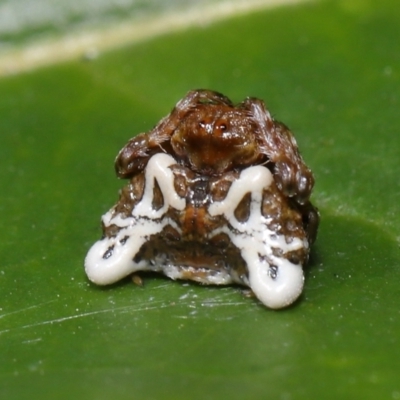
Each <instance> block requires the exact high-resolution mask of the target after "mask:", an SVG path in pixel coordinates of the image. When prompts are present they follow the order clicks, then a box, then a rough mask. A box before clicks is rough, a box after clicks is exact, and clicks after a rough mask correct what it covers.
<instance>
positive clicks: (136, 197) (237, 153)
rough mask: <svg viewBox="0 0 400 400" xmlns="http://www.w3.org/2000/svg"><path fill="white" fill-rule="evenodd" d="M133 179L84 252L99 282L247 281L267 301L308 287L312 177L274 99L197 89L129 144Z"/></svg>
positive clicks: (126, 160) (122, 171)
mask: <svg viewBox="0 0 400 400" xmlns="http://www.w3.org/2000/svg"><path fill="white" fill-rule="evenodd" d="M115 168H116V173H117V175H118V177H120V178H126V179H129V183H128V184H127V185H126V186H125V187H124V188H123V189H122V190H121V192H120V197H119V200H118V202H117V204H116V205H115V206H114V207H113V208H112V209H111V210H110V211H108V212H107V213H106V214H105V215H104V216H103V218H102V222H103V238H102V239H101V240H99V241H98V242H96V243H95V244H94V245H93V246H92V248H91V249H90V250H89V253H88V255H87V257H86V260H85V269H86V273H87V275H88V277H89V279H90V280H91V281H93V282H94V283H97V284H100V285H107V284H111V283H113V282H116V281H118V280H120V279H122V278H124V277H125V276H128V275H130V274H133V273H135V272H137V271H157V272H162V273H164V274H165V275H167V276H168V277H170V278H172V279H189V280H194V281H197V282H200V283H203V284H217V285H226V284H232V283H236V284H241V285H245V286H249V287H250V288H251V290H252V291H253V292H254V294H255V296H256V297H257V298H258V299H259V300H260V301H261V302H262V303H263V304H265V305H266V306H267V307H270V308H282V307H286V306H288V305H289V304H291V303H293V302H294V301H295V300H296V299H297V298H298V297H299V296H300V294H301V292H302V289H303V283H304V274H303V268H302V266H303V265H305V264H306V262H307V260H308V257H309V253H310V245H311V244H312V243H313V242H314V241H315V239H316V234H317V229H318V224H319V214H318V211H317V209H316V208H315V207H314V206H313V205H312V204H311V202H310V194H311V191H312V188H313V185H314V178H313V175H312V173H311V171H310V169H309V168H308V167H307V166H306V165H305V163H304V161H303V159H302V157H301V155H300V153H299V150H298V147H297V143H296V140H295V139H294V137H293V135H292V133H291V132H290V130H289V129H288V128H287V127H286V126H285V125H284V124H282V123H280V122H278V121H276V120H275V119H273V118H272V116H271V114H270V113H269V111H268V110H267V109H266V107H265V105H264V103H263V102H262V101H261V100H259V99H256V98H246V99H245V100H244V101H243V102H241V103H239V104H238V105H236V106H235V105H234V104H233V103H232V102H231V101H230V100H229V99H228V98H227V97H225V96H224V95H222V94H220V93H218V92H214V91H210V90H194V91H191V92H189V93H188V94H187V95H186V96H185V97H184V98H183V99H182V100H180V101H179V102H178V103H177V104H176V106H175V107H174V109H173V110H172V111H171V113H170V114H169V115H167V116H166V117H165V118H163V119H162V120H161V121H160V122H159V123H158V124H157V125H156V126H155V127H154V128H153V129H152V130H151V131H150V132H148V133H142V134H140V135H138V136H136V137H134V138H132V139H131V140H130V141H129V142H128V143H127V144H126V146H125V147H124V148H123V149H122V150H121V151H120V152H119V154H118V156H117V158H116V161H115Z"/></svg>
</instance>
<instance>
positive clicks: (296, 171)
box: [241, 98, 314, 204]
mask: <svg viewBox="0 0 400 400" xmlns="http://www.w3.org/2000/svg"><path fill="white" fill-rule="evenodd" d="M241 107H242V108H244V109H246V110H249V112H250V113H251V115H252V117H253V120H254V121H255V123H256V124H257V126H258V128H259V129H258V132H257V135H258V139H259V145H260V151H261V153H263V154H265V155H266V156H267V157H268V159H269V160H270V161H271V162H272V163H273V164H274V168H273V172H274V176H275V180H276V184H277V186H278V188H279V189H280V190H281V191H282V192H283V193H284V194H285V195H286V196H289V197H293V198H294V199H295V200H296V201H297V202H298V203H299V204H305V203H306V202H307V201H308V198H309V196H310V194H311V190H312V188H313V186H314V177H313V175H312V173H311V170H310V169H309V168H308V167H307V166H306V165H305V163H304V161H303V159H302V157H301V155H300V153H299V149H298V146H297V142H296V140H295V138H294V136H293V134H292V133H291V132H290V130H289V128H288V127H287V126H286V125H284V124H282V123H281V122H278V121H275V120H274V119H273V118H272V116H271V114H270V113H269V111H268V110H267V109H266V108H265V105H264V103H263V102H262V101H261V100H258V99H254V98H247V99H246V100H245V101H243V103H242V104H241Z"/></svg>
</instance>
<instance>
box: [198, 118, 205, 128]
mask: <svg viewBox="0 0 400 400" xmlns="http://www.w3.org/2000/svg"><path fill="white" fill-rule="evenodd" d="M199 127H200V128H203V129H204V128H205V127H206V122H205V121H204V120H201V121H199Z"/></svg>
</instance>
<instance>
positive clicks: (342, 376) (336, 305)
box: [0, 0, 400, 399]
mask: <svg viewBox="0 0 400 400" xmlns="http://www.w3.org/2000/svg"><path fill="white" fill-rule="evenodd" d="M0 5H1V3H0ZM399 17H400V7H399V5H398V2H397V1H396V0H380V1H378V0H369V1H360V0H350V1H345V0H343V1H322V2H314V3H305V4H299V5H293V6H290V7H289V6H288V7H282V8H276V9H269V10H265V11H262V12H261V11H257V12H254V13H251V14H248V15H243V16H236V17H231V18H229V19H226V20H221V21H219V22H218V23H214V24H210V25H205V26H202V27H193V28H192V29H189V30H185V31H179V32H172V33H170V34H164V35H162V36H159V37H156V38H154V39H152V40H146V41H142V42H138V43H136V44H135V45H131V46H125V47H123V48H120V49H115V50H113V51H108V52H104V53H100V55H99V56H98V57H97V58H95V59H92V60H84V59H74V60H71V61H69V62H64V63H60V64H56V65H53V66H48V67H43V68H41V69H37V70H32V71H29V72H26V73H20V74H15V75H13V76H7V77H3V78H2V79H1V80H0V93H1V96H0V135H1V136H0V137H1V146H0V217H1V221H2V230H1V234H0V235H1V240H0V254H1V258H2V263H1V267H0V287H1V302H0V354H1V360H2V362H1V364H0V397H1V398H4V399H28V398H29V399H32V398H37V399H54V398H58V399H64V398H65V399H67V398H68V399H70V398H82V399H83V398H91V399H92V398H95V399H109V398H113V399H131V398H134V399H204V398H209V399H225V398H229V399H243V398H251V399H265V398H273V399H275V398H276V399H310V398H324V399H337V398H362V399H377V398H386V399H397V398H400V383H399V380H398V371H399V370H400V346H399V331H400V315H399V298H400V296H399V292H400V289H399V284H398V282H399V281H400V268H399V266H400V249H399V243H400V213H399V202H400V181H399V176H400V165H399V154H400V139H399V133H398V132H399V131H400V114H399V111H398V110H399V96H400V95H399V94H400V82H399V77H400V74H399V72H400V69H399V68H400V53H399V51H398V38H399V37H400V25H399V23H398V21H399ZM107 29H108V28H107ZM24 43H25V42H24ZM24 43H23V44H22V46H25V44H24ZM27 45H29V44H27ZM0 61H1V56H0ZM194 88H210V89H213V90H218V91H220V92H223V93H224V94H226V95H227V96H229V97H230V98H232V99H233V100H234V101H240V100H242V99H243V98H244V97H246V96H249V95H251V96H256V97H260V98H263V99H264V100H265V101H266V103H267V104H268V107H269V109H270V110H271V111H272V112H273V114H274V115H275V117H276V118H277V119H279V120H281V121H283V122H285V123H286V124H287V125H289V126H290V127H291V129H292V130H293V131H294V132H295V134H296V138H297V140H298V142H299V145H300V148H301V150H302V154H303V156H304V159H305V160H306V162H307V163H308V164H309V165H310V166H311V168H312V169H313V171H314V173H315V176H316V182H317V184H316V187H315V192H314V195H313V201H314V203H315V204H316V205H317V206H318V207H319V209H320V212H321V227H320V231H319V236H318V240H317V243H316V245H315V246H314V249H313V253H312V259H311V262H310V265H309V266H308V267H307V277H306V286H305V290H304V295H303V296H302V298H301V299H300V300H299V301H298V302H297V303H296V304H295V305H293V306H292V307H290V308H288V309H285V310H281V311H271V310H268V309H266V308H265V307H263V306H261V305H260V304H259V303H258V302H257V301H256V300H255V299H253V298H247V297H245V296H244V295H243V293H242V291H241V289H240V288H236V287H222V288H220V287H205V286H200V285H196V284H191V283H185V282H173V281H170V280H168V279H165V278H163V277H161V276H158V275H149V276H145V277H144V281H145V285H144V287H136V286H134V285H133V284H131V283H130V282H129V281H128V280H126V281H124V282H121V283H119V284H117V285H114V286H112V287H109V288H99V287H96V286H94V285H91V284H89V283H88V281H87V279H86V277H85V274H84V271H83V259H84V257H85V254H86V252H87V250H88V248H89V247H90V246H91V244H92V243H93V242H94V241H96V240H97V239H98V238H99V237H100V234H101V229H100V222H99V219H100V216H101V214H103V213H104V212H105V211H107V210H108V209H109V208H110V207H111V206H112V205H113V204H114V202H115V201H116V199H117V196H118V189H119V188H121V187H122V185H123V184H124V182H121V181H118V180H117V179H116V178H115V177H114V170H113V159H114V157H115V155H116V154H117V152H118V150H119V149H120V148H121V147H122V146H123V145H124V144H125V143H126V141H127V140H128V139H129V138H130V137H132V136H134V135H135V134H137V133H139V132H144V131H147V130H149V129H150V128H151V127H152V126H153V125H154V124H155V123H156V122H158V120H159V119H160V118H161V117H163V116H164V115H165V114H167V113H168V112H169V110H170V109H171V108H172V106H173V105H174V104H175V103H176V101H178V100H179V99H180V98H181V97H183V96H184V95H185V93H186V92H187V91H188V90H190V89H194Z"/></svg>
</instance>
